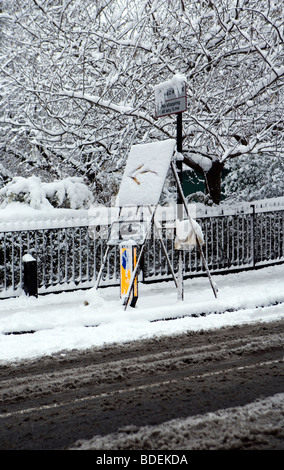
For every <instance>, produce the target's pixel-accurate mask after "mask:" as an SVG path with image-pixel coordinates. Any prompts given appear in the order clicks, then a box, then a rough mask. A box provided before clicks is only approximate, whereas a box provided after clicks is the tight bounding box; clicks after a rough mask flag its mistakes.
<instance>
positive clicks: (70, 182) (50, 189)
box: [0, 176, 94, 209]
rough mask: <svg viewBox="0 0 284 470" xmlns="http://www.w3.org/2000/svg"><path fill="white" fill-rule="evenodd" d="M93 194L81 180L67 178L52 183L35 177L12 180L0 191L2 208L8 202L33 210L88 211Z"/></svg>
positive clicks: (19, 177)
mask: <svg viewBox="0 0 284 470" xmlns="http://www.w3.org/2000/svg"><path fill="white" fill-rule="evenodd" d="M93 199H94V198H93V194H92V192H91V191H90V189H89V188H88V187H87V186H86V185H85V184H84V182H83V179H82V178H78V177H69V178H65V179H63V180H60V181H54V182H52V183H44V182H42V181H41V180H40V178H39V177H37V176H31V177H29V178H23V177H21V176H18V177H15V178H13V179H12V180H11V181H10V182H9V183H8V184H6V186H4V187H3V188H2V189H1V190H0V203H1V204H2V207H3V206H4V207H5V206H7V204H9V203H10V202H21V203H24V204H28V205H30V206H31V207H33V208H34V209H40V208H42V207H44V206H49V207H54V208H66V209H88V208H89V207H90V205H91V204H92V202H93Z"/></svg>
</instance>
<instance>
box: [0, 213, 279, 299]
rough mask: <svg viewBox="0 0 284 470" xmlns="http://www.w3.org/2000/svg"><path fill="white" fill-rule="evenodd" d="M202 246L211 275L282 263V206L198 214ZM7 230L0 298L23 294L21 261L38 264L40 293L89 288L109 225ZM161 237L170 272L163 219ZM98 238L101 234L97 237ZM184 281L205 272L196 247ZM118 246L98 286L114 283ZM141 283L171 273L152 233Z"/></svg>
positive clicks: (173, 253) (0, 234)
mask: <svg viewBox="0 0 284 470" xmlns="http://www.w3.org/2000/svg"><path fill="white" fill-rule="evenodd" d="M196 220H197V222H198V223H199V224H200V226H201V228H202V232H203V235H204V239H205V243H204V245H203V252H204V255H205V259H206V261H207V264H208V268H209V270H210V271H211V272H212V273H217V272H230V271H232V270H242V269H248V268H255V267H257V266H265V265H268V264H271V263H278V262H279V263H280V262H284V241H283V223H284V208H282V207H281V208H279V206H277V205H276V207H275V208H273V207H272V208H269V209H267V208H265V209H264V210H262V209H261V208H259V207H258V209H257V210H256V208H255V205H254V204H251V205H250V206H247V207H246V209H245V210H241V211H239V210H236V211H230V213H227V214H226V213H223V214H222V210H219V213H218V214H213V215H210V214H206V213H203V214H201V215H200V214H199V215H198V217H197V218H196ZM44 225H45V227H44V228H39V226H38V225H37V228H32V229H28V228H26V229H24V230H23V229H21V230H19V229H18V230H12V229H10V228H9V227H8V228H6V229H4V230H3V229H2V231H1V229H0V298H8V297H12V296H17V295H19V294H20V293H21V292H22V290H23V257H24V255H25V254H27V253H28V254H30V255H31V256H32V257H33V258H34V259H35V260H36V261H37V282H38V292H39V294H43V293H48V292H57V291H64V290H73V289H82V288H88V287H92V286H93V285H94V284H95V281H96V279H97V276H98V273H99V269H100V267H101V265H102V261H103V256H104V253H105V250H106V246H107V236H106V234H107V232H108V230H109V225H106V224H101V225H100V224H99V223H98V222H96V224H95V225H92V224H88V223H87V222H86V221H84V224H82V225H80V221H77V222H76V223H74V224H73V226H72V224H70V223H69V224H68V226H66V227H64V226H60V227H56V226H55V227H53V228H48V227H46V223H45V224H44ZM160 233H161V235H162V237H163V240H164V244H165V246H166V248H167V252H168V255H169V258H170V260H171V263H172V265H173V267H174V270H176V271H177V269H178V253H177V250H175V248H174V230H173V229H169V228H168V224H165V223H164V221H163V220H162V221H161V223H160ZM102 234H104V235H103V236H102ZM183 257H184V275H185V277H190V276H196V275H200V274H205V273H206V271H205V267H204V266H203V264H202V260H201V257H200V254H199V252H198V250H197V249H195V248H193V249H191V250H189V249H185V250H184V251H183ZM119 276H120V263H119V247H118V246H113V247H111V249H110V251H109V255H108V259H107V263H106V265H105V269H104V272H103V277H102V282H101V285H104V286H108V285H109V286H110V285H117V284H119ZM139 276H140V279H141V281H142V282H153V281H159V280H161V281H162V280H165V279H169V278H171V276H172V275H171V271H170V269H169V266H168V263H167V261H166V258H165V256H164V252H163V250H162V247H161V243H160V240H159V237H158V235H157V233H156V232H155V230H154V229H153V230H152V235H151V237H149V239H147V240H146V247H145V250H144V255H143V261H142V263H141V271H140V274H139Z"/></svg>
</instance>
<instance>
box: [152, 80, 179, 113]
mask: <svg viewBox="0 0 284 470" xmlns="http://www.w3.org/2000/svg"><path fill="white" fill-rule="evenodd" d="M155 103H156V117H162V116H168V115H169V114H176V113H182V112H184V111H186V110H187V94H186V82H185V79H184V78H183V76H181V75H175V76H174V77H173V78H172V80H168V81H166V82H163V83H160V84H159V85H156V86H155Z"/></svg>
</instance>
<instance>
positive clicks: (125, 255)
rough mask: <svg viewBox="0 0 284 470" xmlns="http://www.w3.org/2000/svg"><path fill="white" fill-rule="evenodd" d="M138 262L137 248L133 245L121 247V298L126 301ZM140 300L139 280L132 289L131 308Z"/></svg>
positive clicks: (136, 280) (122, 245)
mask: <svg viewBox="0 0 284 470" xmlns="http://www.w3.org/2000/svg"><path fill="white" fill-rule="evenodd" d="M136 262H137V247H136V245H134V244H133V243H130V244H123V243H121V245H120V296H121V298H122V299H123V300H124V299H125V298H126V295H127V293H128V289H129V286H130V281H131V276H132V273H133V271H134V268H135V266H136ZM137 299H138V278H137V276H136V278H135V280H134V284H133V287H132V292H131V297H130V306H131V307H135V305H136V302H137Z"/></svg>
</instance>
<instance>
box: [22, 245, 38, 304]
mask: <svg viewBox="0 0 284 470" xmlns="http://www.w3.org/2000/svg"><path fill="white" fill-rule="evenodd" d="M23 263H24V291H25V293H26V295H28V296H34V297H37V296H38V293H37V262H36V260H35V259H34V258H33V257H32V256H31V255H29V254H28V255H25V256H23Z"/></svg>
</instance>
